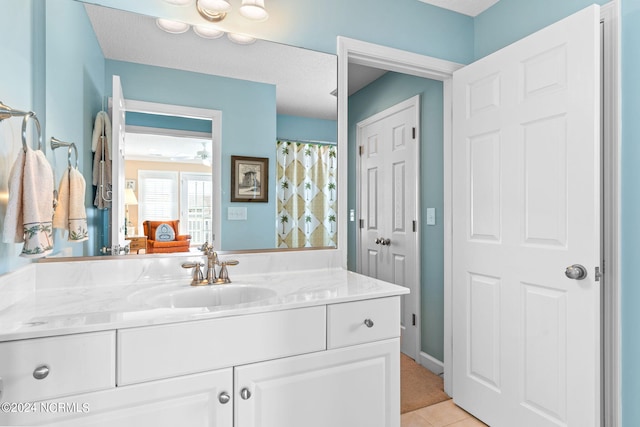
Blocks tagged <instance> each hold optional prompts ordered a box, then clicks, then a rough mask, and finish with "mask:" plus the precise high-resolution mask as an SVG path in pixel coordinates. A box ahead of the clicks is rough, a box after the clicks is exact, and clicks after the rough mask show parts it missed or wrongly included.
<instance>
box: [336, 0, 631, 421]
mask: <svg viewBox="0 0 640 427" xmlns="http://www.w3.org/2000/svg"><path fill="white" fill-rule="evenodd" d="M619 16H620V4H619V0H613V1H612V2H610V3H608V4H607V5H605V6H603V7H602V19H603V20H604V21H605V23H607V24H610V25H605V34H606V37H605V58H604V59H605V61H604V63H605V73H604V74H605V82H604V92H605V96H604V107H605V111H606V114H605V117H604V121H605V123H604V129H605V130H604V133H605V135H604V137H605V138H606V139H607V144H604V145H605V147H606V150H605V153H604V156H603V158H604V164H603V168H604V170H603V176H604V179H605V183H604V193H605V207H606V212H605V220H604V225H603V228H604V230H603V232H604V239H603V240H604V241H603V244H604V256H605V258H606V260H607V268H606V269H605V270H604V280H603V282H604V283H606V286H604V291H605V292H604V301H605V303H604V305H605V306H604V307H603V309H604V313H603V322H604V325H603V331H604V339H603V345H605V346H606V347H605V348H604V349H603V353H604V375H605V379H604V381H603V396H604V408H603V414H604V418H605V420H606V422H607V424H606V425H618V424H619V420H620V339H619V337H620V293H619V286H620V283H619V278H620V257H619V248H620V246H619V245H620V226H619V218H620V114H619V111H620V66H619V64H620V59H619V58H620V55H619V49H620V43H619V40H620V30H619ZM337 52H338V141H339V142H338V150H339V153H338V157H339V159H341V160H342V161H343V162H345V163H346V162H347V154H348V140H349V139H348V127H349V126H348V124H349V122H348V115H347V112H348V99H349V96H348V89H347V83H348V72H349V63H354V64H360V65H367V66H371V67H376V68H380V69H385V70H389V71H395V72H398V73H404V74H410V75H414V76H419V77H425V78H429V79H433V80H440V81H442V82H443V92H444V93H443V95H444V98H443V109H444V134H443V145H444V146H443V172H444V182H443V187H444V212H443V224H444V361H443V362H444V387H445V392H446V393H447V394H449V395H451V394H452V381H451V378H452V372H451V367H452V339H451V332H452V328H451V324H452V318H451V314H452V306H451V304H452V300H451V266H452V265H451V256H452V243H451V240H452V230H453V228H452V226H453V224H452V220H451V217H452V215H451V206H452V204H451V182H452V176H451V165H452V158H451V142H452V132H451V131H452V107H451V98H452V81H451V79H452V75H453V72H454V71H455V70H457V69H459V68H460V67H462V66H463V65H462V64H457V63H455V62H451V61H445V60H442V59H438V58H433V57H428V56H424V55H419V54H416V53H412V52H407V51H403V50H399V49H395V48H390V47H386V46H380V45H376V44H373V43H368V42H363V41H360V40H354V39H350V38H346V37H338V47H337ZM343 170H345V171H346V167H344V169H343ZM343 179H344V178H343ZM344 202H345V203H346V200H345V201H344ZM345 203H343V204H342V206H344V207H345V208H346V205H345ZM345 214H346V212H345Z"/></svg>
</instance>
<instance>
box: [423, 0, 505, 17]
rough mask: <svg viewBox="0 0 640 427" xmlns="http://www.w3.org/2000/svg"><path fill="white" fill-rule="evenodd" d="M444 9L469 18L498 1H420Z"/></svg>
mask: <svg viewBox="0 0 640 427" xmlns="http://www.w3.org/2000/svg"><path fill="white" fill-rule="evenodd" d="M420 1H421V2H423V3H428V4H432V5H434V6H438V7H442V8H444V9H449V10H453V11H454V12H458V13H462V14H464V15H469V16H477V15H479V14H481V13H482V12H484V11H485V10H487V9H489V8H490V7H491V6H493V5H494V4H496V3H498V1H499V0H420Z"/></svg>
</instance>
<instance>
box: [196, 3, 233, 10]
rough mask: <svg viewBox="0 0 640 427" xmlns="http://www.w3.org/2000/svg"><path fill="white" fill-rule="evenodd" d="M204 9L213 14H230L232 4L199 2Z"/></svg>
mask: <svg viewBox="0 0 640 427" xmlns="http://www.w3.org/2000/svg"><path fill="white" fill-rule="evenodd" d="M197 2H198V4H199V5H200V7H201V8H202V9H206V10H209V11H212V12H228V11H230V10H231V4H230V3H229V2H228V1H227V0H197Z"/></svg>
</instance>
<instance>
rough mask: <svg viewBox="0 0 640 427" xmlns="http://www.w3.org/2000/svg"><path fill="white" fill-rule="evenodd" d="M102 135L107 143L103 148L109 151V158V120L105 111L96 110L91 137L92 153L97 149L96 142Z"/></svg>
mask: <svg viewBox="0 0 640 427" xmlns="http://www.w3.org/2000/svg"><path fill="white" fill-rule="evenodd" d="M102 135H104V136H105V138H104V139H105V141H106V143H107V145H106V146H105V150H106V151H108V152H109V158H111V120H110V119H109V115H108V114H107V113H106V112H105V111H98V114H96V120H95V123H94V124H93V137H92V138H91V151H93V152H94V153H95V152H97V150H98V142H99V141H100V139H101V138H100V136H102Z"/></svg>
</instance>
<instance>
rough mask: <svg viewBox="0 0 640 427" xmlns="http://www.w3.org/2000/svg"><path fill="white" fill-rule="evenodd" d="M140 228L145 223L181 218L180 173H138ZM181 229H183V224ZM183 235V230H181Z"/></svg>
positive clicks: (144, 171) (146, 171)
mask: <svg viewBox="0 0 640 427" xmlns="http://www.w3.org/2000/svg"><path fill="white" fill-rule="evenodd" d="M138 183H139V185H140V189H139V193H138V196H139V199H140V200H138V221H139V222H140V224H138V225H139V226H140V225H142V223H144V221H161V220H172V219H178V218H179V216H178V215H179V206H178V200H179V199H178V172H176V171H148V170H140V171H138ZM180 228H183V226H182V224H181V226H180ZM180 234H182V230H180Z"/></svg>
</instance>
